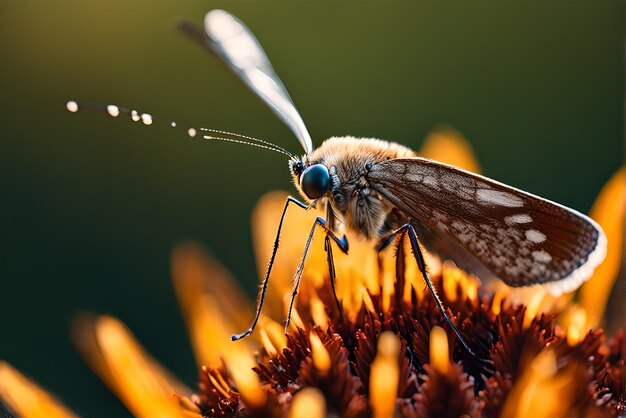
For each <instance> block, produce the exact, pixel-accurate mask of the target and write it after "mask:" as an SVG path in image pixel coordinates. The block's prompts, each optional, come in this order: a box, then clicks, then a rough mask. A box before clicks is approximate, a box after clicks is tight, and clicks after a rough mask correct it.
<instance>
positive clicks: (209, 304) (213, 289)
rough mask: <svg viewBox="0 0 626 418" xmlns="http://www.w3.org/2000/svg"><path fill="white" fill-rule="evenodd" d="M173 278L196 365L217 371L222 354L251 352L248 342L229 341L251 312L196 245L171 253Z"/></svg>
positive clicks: (222, 271) (223, 272)
mask: <svg viewBox="0 0 626 418" xmlns="http://www.w3.org/2000/svg"><path fill="white" fill-rule="evenodd" d="M172 278H173V281H174V288H175V289H176V295H177V296H178V300H179V304H180V306H181V310H182V311H183V315H184V317H185V322H186V323H187V328H188V330H189V335H190V338H191V345H192V347H193V350H194V354H195V356H196V361H197V363H198V365H200V366H203V365H204V366H209V367H219V366H220V365H221V364H222V354H223V353H224V352H226V351H230V350H245V351H247V350H250V349H251V346H250V342H251V341H250V340H248V339H244V340H241V341H238V342H236V343H234V342H232V341H230V335H231V334H233V333H236V332H241V331H243V330H244V329H246V328H247V327H248V326H249V324H250V321H252V318H253V315H254V312H253V311H252V309H250V304H249V302H248V301H247V300H246V299H245V298H244V297H243V292H241V291H240V290H239V289H238V288H237V286H236V285H235V282H234V280H233V279H232V278H231V277H230V275H229V274H228V272H227V271H226V270H225V269H224V268H223V267H222V266H221V265H220V264H219V263H218V262H217V261H215V260H214V259H212V258H211V257H210V256H209V255H208V254H207V253H206V252H205V251H204V250H202V248H201V247H200V246H198V245H196V244H186V245H181V246H179V247H177V248H176V249H175V250H174V252H173V253H172ZM252 338H253V340H252V341H254V338H255V337H252Z"/></svg>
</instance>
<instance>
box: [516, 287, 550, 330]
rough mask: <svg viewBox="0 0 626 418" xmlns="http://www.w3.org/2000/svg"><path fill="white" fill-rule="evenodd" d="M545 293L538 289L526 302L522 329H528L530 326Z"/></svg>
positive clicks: (540, 288)
mask: <svg viewBox="0 0 626 418" xmlns="http://www.w3.org/2000/svg"><path fill="white" fill-rule="evenodd" d="M545 294H546V291H545V290H544V289H543V288H542V287H539V288H537V290H536V291H535V293H534V294H533V296H532V298H531V299H530V301H529V302H528V305H527V306H526V312H525V313H524V322H522V328H523V329H528V327H530V324H531V323H532V322H533V319H535V317H536V316H537V312H538V311H539V306H540V305H541V301H542V300H543V297H544V296H545Z"/></svg>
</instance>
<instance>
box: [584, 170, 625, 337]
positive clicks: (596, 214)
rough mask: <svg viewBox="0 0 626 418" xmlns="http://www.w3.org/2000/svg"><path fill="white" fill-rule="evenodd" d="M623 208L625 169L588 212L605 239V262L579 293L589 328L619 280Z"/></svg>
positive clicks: (598, 315)
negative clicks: (602, 231)
mask: <svg viewBox="0 0 626 418" xmlns="http://www.w3.org/2000/svg"><path fill="white" fill-rule="evenodd" d="M625 208H626V168H621V169H620V170H619V171H617V173H615V175H614V176H613V177H612V178H611V179H610V180H609V182H608V183H607V184H606V185H605V186H604V187H603V188H602V190H601V191H600V194H599V195H598V198H597V199H596V201H595V203H594V205H593V207H592V208H591V214H590V215H591V217H592V218H593V219H594V220H595V221H596V222H598V223H599V224H600V226H601V227H602V229H604V233H605V234H606V238H607V251H606V258H605V259H604V262H603V263H602V264H601V265H600V266H599V267H598V268H597V269H596V271H595V272H594V273H593V276H591V279H589V280H588V281H587V282H586V283H585V284H584V285H583V286H582V288H581V289H580V304H581V306H582V307H583V308H584V309H585V310H586V311H587V314H588V316H589V324H590V325H591V326H596V325H598V324H599V323H600V321H601V320H602V316H603V314H604V310H605V308H606V304H607V301H608V299H609V295H610V294H611V290H612V289H613V286H614V284H615V280H616V279H617V277H618V273H619V269H620V264H621V260H622V244H623V243H622V237H623V231H624V215H625Z"/></svg>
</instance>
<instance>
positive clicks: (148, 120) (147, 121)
mask: <svg viewBox="0 0 626 418" xmlns="http://www.w3.org/2000/svg"><path fill="white" fill-rule="evenodd" d="M141 121H142V122H143V124H144V125H152V115H149V114H147V113H142V114H141Z"/></svg>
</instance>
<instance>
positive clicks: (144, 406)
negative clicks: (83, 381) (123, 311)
mask: <svg viewBox="0 0 626 418" xmlns="http://www.w3.org/2000/svg"><path fill="white" fill-rule="evenodd" d="M74 331H75V332H74V339H75V342H76V343H77V345H78V348H79V350H80V351H81V353H82V354H83V355H84V357H85V359H86V360H87V363H88V364H89V365H90V366H91V367H92V369H93V370H94V371H95V372H96V373H97V374H98V375H99V376H100V378H101V379H102V380H103V381H104V382H105V383H106V384H107V385H108V386H109V388H110V389H111V390H112V391H113V392H114V393H115V394H116V396H117V397H118V398H119V399H120V400H121V401H122V402H123V403H124V405H125V406H126V408H128V410H129V411H131V413H132V414H133V415H135V416H137V417H154V416H160V417H181V416H184V415H185V414H187V415H188V413H189V411H188V410H187V409H186V408H185V407H184V406H183V405H181V404H180V402H179V400H178V398H176V397H175V396H174V394H175V393H177V392H178V393H181V394H183V395H188V394H190V393H191V391H190V390H189V389H188V388H186V387H185V386H184V385H183V384H181V383H180V382H178V381H177V380H176V379H175V378H174V377H173V376H172V375H171V373H169V372H167V371H166V370H165V369H164V368H163V367H162V366H160V365H159V364H158V363H157V362H156V361H155V360H154V359H152V358H151V357H150V356H149V355H148V354H147V353H146V351H145V350H144V349H143V348H142V347H141V346H140V345H139V343H138V342H137V341H136V340H135V338H134V336H133V335H132V334H131V333H130V331H129V330H128V329H127V328H126V327H125V326H124V325H123V324H122V323H121V322H119V321H118V320H116V319H115V318H112V317H109V316H101V317H98V318H95V319H94V318H86V317H85V318H82V320H81V321H80V322H77V325H76V327H75V328H74Z"/></svg>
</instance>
